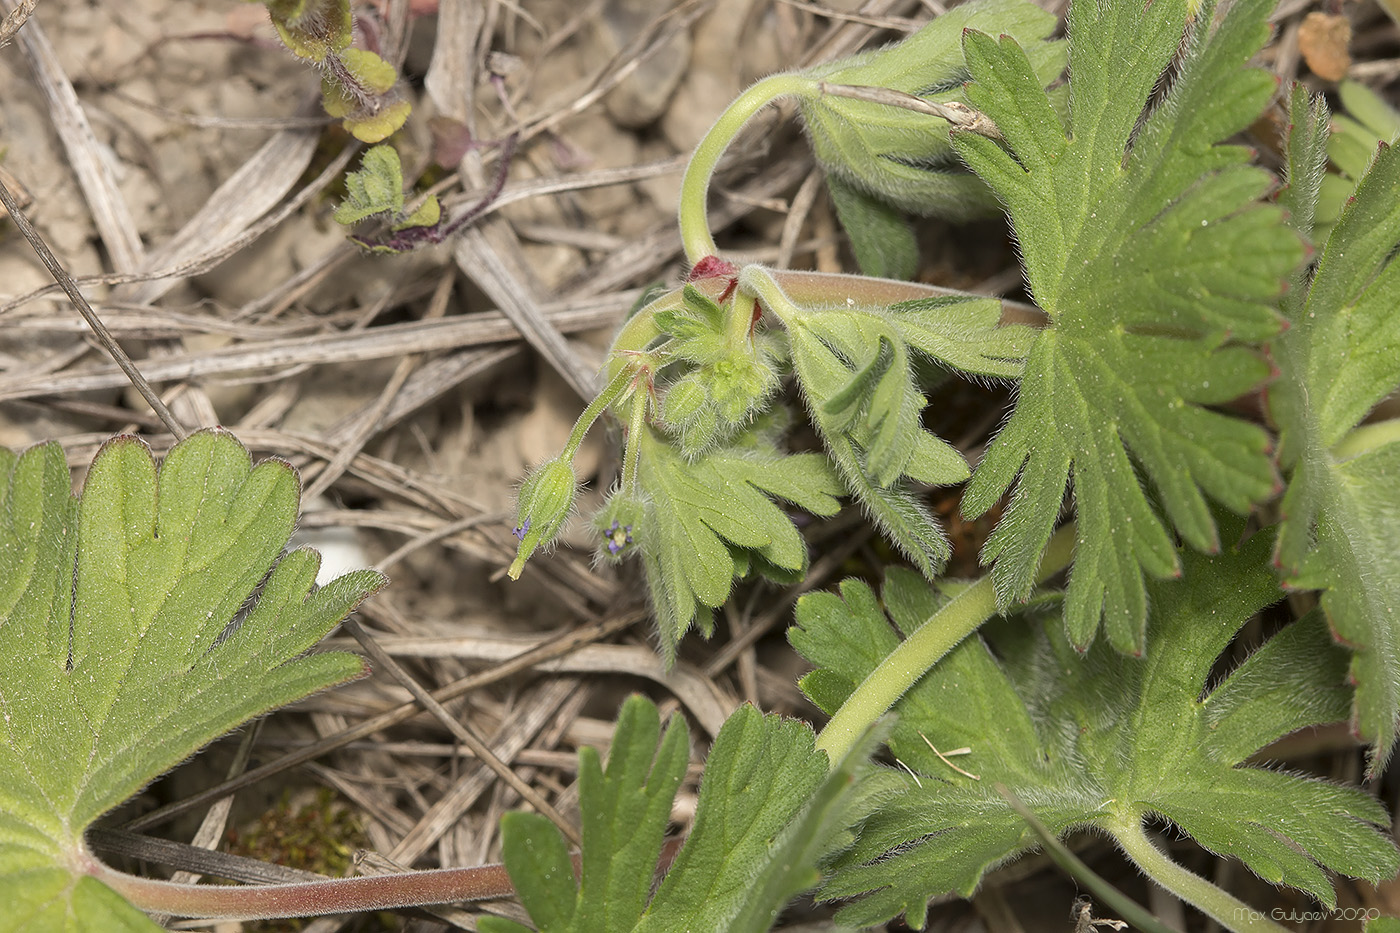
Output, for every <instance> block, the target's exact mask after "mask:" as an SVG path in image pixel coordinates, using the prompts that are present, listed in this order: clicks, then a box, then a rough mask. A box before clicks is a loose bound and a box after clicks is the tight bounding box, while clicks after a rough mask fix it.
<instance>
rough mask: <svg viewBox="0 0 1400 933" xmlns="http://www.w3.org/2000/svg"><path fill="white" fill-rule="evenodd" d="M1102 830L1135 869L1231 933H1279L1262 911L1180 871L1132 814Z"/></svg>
mask: <svg viewBox="0 0 1400 933" xmlns="http://www.w3.org/2000/svg"><path fill="white" fill-rule="evenodd" d="M1105 828H1106V829H1107V830H1108V831H1109V832H1110V833H1112V834H1113V837H1114V838H1115V839H1117V840H1118V844H1119V845H1120V846H1122V847H1123V851H1124V852H1126V853H1128V857H1129V858H1131V859H1132V860H1133V861H1134V862H1136V863H1137V865H1138V867H1139V868H1141V869H1142V870H1143V872H1144V873H1145V874H1146V875H1147V876H1148V877H1149V878H1151V879H1152V880H1153V881H1155V882H1157V883H1158V884H1159V885H1161V886H1162V887H1164V888H1166V889H1167V890H1168V891H1170V892H1171V893H1173V894H1175V895H1176V896H1177V897H1179V898H1181V899H1182V900H1183V901H1185V902H1186V903H1188V904H1192V905H1194V906H1195V907H1196V908H1197V909H1199V910H1200V911H1201V912H1202V913H1204V914H1206V915H1207V916H1208V917H1210V918H1212V919H1213V920H1215V922H1216V923H1219V924H1220V925H1221V926H1223V927H1225V928H1226V929H1227V930H1234V931H1235V933H1283V930H1284V929H1285V928H1284V927H1283V926H1281V925H1279V924H1277V923H1274V922H1273V921H1272V920H1270V919H1269V918H1268V917H1267V916H1265V915H1264V913H1263V911H1259V910H1255V909H1254V908H1252V907H1250V906H1249V905H1248V904H1246V903H1244V902H1243V901H1241V900H1239V899H1238V898H1236V897H1235V896H1234V895H1232V894H1230V893H1229V892H1227V891H1222V890H1221V889H1220V888H1217V887H1216V886H1215V885H1213V884H1211V883H1210V882H1209V881H1207V880H1206V879H1204V878H1202V877H1201V876H1200V875H1198V874H1196V873H1194V872H1191V871H1188V870H1186V869H1185V868H1182V867H1181V866H1180V865H1178V864H1177V863H1176V862H1173V861H1172V860H1171V859H1170V858H1169V857H1168V856H1167V854H1166V853H1165V852H1163V851H1162V850H1161V849H1159V848H1157V846H1156V845H1154V844H1153V842H1152V840H1151V839H1148V838H1147V833H1145V832H1144V831H1143V829H1142V819H1141V817H1139V816H1137V815H1136V814H1132V815H1129V816H1127V817H1126V818H1124V817H1119V818H1117V819H1114V820H1111V821H1110V822H1108V823H1107V824H1106V825H1105Z"/></svg>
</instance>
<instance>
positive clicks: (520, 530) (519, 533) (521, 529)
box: [511, 518, 530, 541]
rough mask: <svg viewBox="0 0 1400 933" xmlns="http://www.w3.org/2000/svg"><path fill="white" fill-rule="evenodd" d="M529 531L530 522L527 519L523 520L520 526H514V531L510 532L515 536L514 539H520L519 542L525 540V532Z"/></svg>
mask: <svg viewBox="0 0 1400 933" xmlns="http://www.w3.org/2000/svg"><path fill="white" fill-rule="evenodd" d="M529 530H530V520H529V519H528V518H527V519H525V521H524V522H522V523H521V524H519V525H516V526H515V530H514V531H512V532H511V534H513V535H515V536H516V538H518V539H520V540H521V541H524V540H525V532H527V531H529Z"/></svg>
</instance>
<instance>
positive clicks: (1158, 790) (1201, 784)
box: [790, 535, 1400, 926]
mask: <svg viewBox="0 0 1400 933" xmlns="http://www.w3.org/2000/svg"><path fill="white" fill-rule="evenodd" d="M1268 547H1269V542H1268V540H1267V536H1263V535H1259V536H1256V537H1255V538H1254V539H1253V540H1251V541H1249V542H1248V543H1246V544H1245V545H1244V546H1243V547H1242V548H1241V549H1240V550H1238V551H1234V550H1227V551H1226V552H1225V553H1223V554H1221V555H1220V556H1217V557H1204V556H1201V555H1198V554H1193V553H1191V552H1189V551H1188V552H1185V553H1184V554H1183V563H1184V564H1185V566H1186V569H1187V576H1188V578H1189V580H1190V584H1189V585H1188V584H1187V583H1186V582H1165V583H1158V582H1153V583H1151V584H1149V593H1150V595H1151V605H1152V607H1153V611H1152V625H1151V627H1150V629H1149V631H1148V641H1147V656H1146V658H1145V659H1138V658H1132V657H1128V656H1124V655H1122V654H1120V653H1118V652H1116V651H1114V650H1113V649H1112V648H1111V647H1109V646H1107V645H1104V644H1100V645H1097V646H1095V647H1093V648H1092V649H1091V650H1090V651H1089V653H1088V655H1087V657H1081V656H1080V655H1079V654H1078V652H1077V651H1076V650H1075V649H1074V647H1073V646H1072V645H1071V644H1070V642H1068V641H1067V640H1066V638H1065V636H1064V632H1063V628H1062V625H1061V623H1060V621H1059V620H1058V619H1055V618H1048V619H1046V620H1045V621H1044V622H1043V624H1038V625H1029V626H1028V625H1026V624H1025V621H1024V620H1020V619H1017V620H1012V621H1011V622H1010V623H1008V624H1007V625H1005V626H1003V627H1000V628H994V629H992V630H990V631H988V638H989V639H990V640H991V643H992V646H993V647H994V648H995V649H996V650H995V652H993V651H992V650H989V648H988V645H987V642H986V641H984V640H983V639H982V638H980V637H973V638H970V639H968V640H967V641H965V642H964V643H963V644H962V645H960V646H959V647H958V648H957V649H955V650H954V651H953V652H952V653H951V654H950V655H948V656H947V657H946V658H945V659H944V660H943V661H942V662H940V663H939V665H938V666H937V667H936V668H934V670H933V671H931V672H930V673H928V674H927V675H925V676H924V677H923V678H922V679H921V680H920V681H919V682H918V683H917V684H916V685H915V686H914V687H913V689H911V690H910V691H909V692H908V693H907V694H905V696H904V697H903V699H901V700H900V702H899V703H898V704H897V705H896V707H895V712H896V713H897V714H898V716H899V721H898V725H897V726H896V727H895V730H894V732H893V733H892V734H891V736H890V739H889V743H888V744H889V747H890V750H891V752H892V753H893V754H894V755H895V757H896V758H897V759H898V761H900V762H901V763H902V764H903V765H905V766H907V767H908V768H909V769H911V770H912V771H913V772H914V773H915V774H917V775H919V778H918V781H917V782H916V781H915V780H914V779H912V778H911V777H909V775H908V774H907V773H906V772H901V771H894V770H890V771H888V772H886V774H885V776H884V778H883V780H884V782H885V785H886V787H887V789H888V792H887V794H886V795H885V796H883V797H881V798H879V804H878V807H875V808H874V809H873V812H872V813H871V815H870V816H869V817H868V818H867V819H866V821H865V823H864V824H863V827H862V829H861V832H860V835H859V838H858V840H857V842H856V844H855V845H854V847H853V848H852V849H851V850H849V852H847V853H846V854H844V855H842V856H841V858H840V861H839V864H838V866H837V870H836V871H835V874H834V875H833V877H832V878H831V880H830V882H829V883H828V884H827V885H826V886H825V888H824V889H823V891H822V895H823V896H824V897H830V898H841V897H854V896H861V899H860V900H858V901H856V902H855V903H853V904H851V905H850V906H848V907H846V908H844V909H843V911H842V913H841V914H840V915H839V918H838V919H840V920H843V921H845V922H850V923H854V924H858V925H865V924H873V923H878V922H883V921H884V920H887V919H889V918H890V917H893V916H895V915H897V914H900V913H904V914H905V915H906V916H907V918H908V920H909V922H910V923H911V924H913V925H915V926H921V925H922V924H923V922H924V918H925V910H926V904H927V901H928V899H929V898H930V897H932V896H935V895H939V894H943V893H946V892H950V891H952V892H957V893H960V894H963V895H968V894H970V893H971V892H972V891H973V889H975V888H976V886H977V884H978V883H979V881H980V879H981V878H982V876H983V874H984V873H985V872H986V871H987V870H989V869H990V868H992V867H994V866H996V865H997V864H999V863H1001V862H1003V861H1005V860H1006V859H1008V858H1011V857H1013V856H1015V855H1017V854H1018V853H1021V852H1023V851H1025V850H1027V849H1029V848H1033V847H1034V846H1035V845H1036V839H1035V836H1034V834H1033V833H1032V832H1031V830H1030V829H1029V827H1028V826H1027V824H1026V823H1025V821H1024V820H1023V819H1022V818H1021V817H1020V816H1019V815H1018V814H1017V813H1016V812H1015V810H1014V809H1012V807H1011V806H1010V804H1009V803H1008V801H1007V800H1006V798H1005V797H1003V796H1002V795H1001V794H1000V793H998V792H997V791H996V789H995V787H994V785H997V784H1001V785H1004V786H1005V787H1006V788H1008V789H1009V790H1010V792H1011V793H1012V794H1014V795H1015V797H1016V798H1018V799H1019V800H1020V801H1022V802H1023V803H1024V804H1025V805H1026V806H1027V807H1028V808H1029V809H1030V810H1031V811H1032V812H1033V813H1034V814H1035V816H1036V817H1037V818H1038V819H1039V820H1040V821H1041V822H1042V823H1044V824H1045V825H1046V826H1047V827H1049V828H1050V830H1051V831H1052V832H1055V833H1057V834H1059V833H1064V832H1067V831H1069V830H1072V829H1075V828H1077V827H1096V828H1098V829H1100V830H1103V831H1106V832H1108V833H1110V834H1115V835H1116V834H1124V835H1127V834H1129V833H1133V832H1138V831H1139V827H1140V825H1141V824H1142V823H1143V821H1145V820H1149V819H1152V818H1154V817H1158V818H1161V817H1164V818H1166V819H1168V820H1170V821H1172V822H1173V823H1175V824H1176V825H1177V826H1178V827H1180V828H1181V829H1182V830H1183V831H1185V832H1187V833H1189V834H1191V835H1192V836H1194V837H1195V838H1196V839H1197V841H1199V842H1200V843H1201V844H1202V845H1204V846H1206V847H1207V848H1209V849H1211V850H1213V851H1215V852H1217V853H1220V854H1222V855H1231V856H1234V857H1236V858H1239V859H1240V860H1242V861H1243V862H1244V863H1245V864H1246V865H1247V866H1248V867H1249V868H1250V869H1251V870H1252V871H1254V872H1256V873H1257V874H1259V875H1260V876H1261V877H1263V878H1265V879H1266V880H1269V881H1271V882H1274V883H1282V884H1288V885H1291V886H1293V887H1297V888H1300V889H1302V890H1304V891H1306V892H1308V893H1309V894H1311V895H1312V896H1313V897H1316V898H1317V899H1318V900H1320V901H1322V902H1323V903H1325V904H1328V905H1331V904H1333V903H1334V902H1335V899H1334V895H1333V891H1332V885H1331V883H1330V882H1329V881H1328V879H1327V877H1326V875H1325V873H1324V870H1325V869H1326V870H1332V871H1338V872H1341V873H1344V874H1348V875H1353V876H1357V877H1364V878H1369V879H1373V880H1374V879H1380V878H1388V877H1390V876H1391V875H1393V874H1394V872H1395V871H1396V869H1397V867H1400V853H1397V851H1396V849H1395V846H1394V844H1393V843H1392V842H1391V841H1390V840H1389V837H1388V836H1387V835H1385V834H1382V833H1381V832H1379V831H1378V830H1377V826H1385V825H1388V819H1387V817H1386V814H1385V811H1384V809H1383V808H1382V807H1381V806H1380V805H1379V804H1378V803H1376V801H1374V800H1373V799H1372V798H1370V797H1368V796H1367V795H1365V794H1363V793H1361V792H1360V791H1359V790H1355V789H1351V788H1346V787H1340V786H1337V785H1334V784H1330V783H1326V782H1323V781H1320V780H1315V779H1309V778H1304V777H1301V776H1298V775H1295V774H1285V773H1282V772H1278V771H1273V770H1267V769H1265V768H1262V767H1257V766H1254V765H1246V764H1245V761H1246V760H1247V759H1248V758H1249V757H1250V756H1251V755H1253V754H1254V753H1255V752H1256V751H1257V750H1258V749H1259V748H1260V747H1262V746H1263V745H1266V744H1267V743H1269V742H1271V741H1272V740H1274V739H1276V738H1278V737H1280V736H1282V735H1285V734H1287V733H1289V732H1291V731H1293V730H1295V729H1299V728H1303V727H1305V726H1310V725H1315V724H1319V723H1324V722H1330V721H1333V720H1335V719H1337V718H1339V717H1341V716H1344V715H1345V714H1346V710H1347V706H1348V704H1349V696H1348V693H1349V691H1348V690H1347V689H1346V688H1345V687H1344V686H1343V684H1342V682H1341V676H1342V674H1343V671H1344V670H1345V665H1346V652H1345V651H1343V650H1342V649H1340V648H1338V647H1337V646H1336V645H1334V644H1333V643H1332V640H1331V638H1330V637H1329V636H1328V633H1327V630H1326V627H1325V625H1323V624H1322V620H1321V619H1320V618H1319V617H1318V616H1317V615H1312V616H1309V617H1307V618H1305V619H1303V620H1301V621H1299V622H1295V623H1293V624H1292V625H1290V626H1288V627H1287V628H1285V629H1283V630H1282V631H1281V632H1280V633H1279V634H1277V635H1276V636H1274V637H1273V638H1272V639H1271V640H1269V641H1268V642H1267V643H1265V644H1264V646H1263V647H1261V648H1260V649H1258V650H1257V651H1256V652H1254V654H1253V655H1251V656H1250V657H1249V658H1248V659H1247V660H1246V661H1245V662H1244V663H1242V664H1240V665H1239V666H1238V667H1236V668H1235V669H1234V670H1233V671H1231V672H1230V673H1229V674H1228V675H1227V676H1226V677H1225V678H1224V679H1223V680H1221V681H1219V682H1215V681H1213V680H1212V677H1211V673H1212V670H1213V669H1214V668H1215V666H1216V665H1217V663H1218V658H1219V656H1220V653H1221V652H1222V651H1223V650H1224V649H1225V648H1226V646H1227V645H1229V643H1230V642H1231V640H1232V639H1233V638H1234V636H1235V634H1236V632H1237V631H1238V630H1239V628H1240V627H1241V626H1242V625H1243V624H1244V623H1245V622H1246V621H1247V620H1248V619H1249V617H1250V616H1251V615H1253V614H1254V613H1255V612H1256V611H1258V610H1259V609H1260V608H1261V607H1263V606H1265V605H1267V604H1268V603H1270V602H1272V601H1273V600H1275V599H1276V598H1277V597H1278V595H1279V593H1278V589H1277V584H1276V582H1275V581H1274V579H1273V575H1272V574H1271V573H1270V572H1269V570H1268V566H1267V554H1268ZM883 603H884V610H885V611H887V612H888V613H889V616H890V619H887V618H886V615H885V611H882V609H881V605H880V603H879V602H877V601H876V599H875V596H874V594H873V593H872V592H871V591H870V589H869V588H868V587H866V586H865V584H863V583H859V582H856V581H847V582H846V583H845V584H843V585H842V588H841V594H840V596H837V595H834V594H826V593H822V594H809V595H807V596H804V597H802V599H801V601H800V602H799V603H798V609H797V627H796V628H794V629H793V630H792V631H791V633H790V638H791V640H792V642H793V644H794V646H795V647H797V648H798V649H799V650H800V651H801V652H802V653H803V654H804V655H806V656H807V657H808V659H809V660H811V661H812V662H813V663H814V664H815V665H817V670H816V671H814V672H813V673H811V674H809V675H808V676H807V677H806V678H805V679H804V680H803V682H802V686H803V689H804V690H805V691H806V692H807V693H808V695H809V696H810V697H811V698H812V699H813V701H814V702H816V703H817V704H818V705H819V706H821V707H822V708H823V709H826V710H828V711H830V710H834V709H835V708H836V707H837V706H839V704H840V703H841V702H842V701H844V699H845V698H846V696H847V695H848V694H849V693H850V692H851V691H852V690H853V689H854V688H855V686H856V685H857V684H859V683H860V682H861V681H862V680H863V679H864V678H865V677H866V676H867V675H868V674H869V672H870V671H871V670H872V669H873V668H874V666H875V665H876V664H877V663H878V662H879V661H880V660H881V659H882V658H883V657H884V655H885V654H887V653H888V652H889V650H890V649H891V648H892V647H893V646H894V644H895V641H896V637H897V636H896V634H895V631H894V630H893V629H892V628H891V626H890V620H892V621H893V623H894V625H895V627H897V628H898V630H899V631H900V632H902V633H904V634H905V635H907V634H909V633H910V632H913V631H914V630H916V629H917V628H918V627H919V626H921V625H922V624H924V622H925V621H926V620H927V619H928V618H929V617H930V616H932V615H933V613H934V612H935V611H936V610H937V609H938V608H939V606H940V605H941V604H942V599H941V598H940V597H939V596H938V595H937V594H936V593H934V592H931V591H930V589H929V587H928V584H927V583H925V582H924V581H922V580H919V579H918V578H917V577H915V576H914V575H913V574H911V573H909V572H907V571H899V570H897V569H892V570H891V571H890V573H889V574H888V576H887V579H886V584H885V589H884V593H883ZM966 749H970V752H967V753H965V754H961V755H958V754H956V752H957V751H958V750H966ZM940 753H941V755H940ZM920 785H921V786H920Z"/></svg>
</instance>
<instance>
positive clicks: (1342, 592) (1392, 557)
mask: <svg viewBox="0 0 1400 933" xmlns="http://www.w3.org/2000/svg"><path fill="white" fill-rule="evenodd" d="M1291 119H1292V123H1293V130H1292V134H1291V137H1290V140H1289V146H1288V154H1289V190H1288V192H1287V194H1288V196H1289V204H1290V207H1291V208H1292V213H1293V215H1294V216H1295V217H1297V218H1299V221H1298V222H1299V223H1307V222H1308V221H1309V220H1310V219H1311V217H1312V211H1311V206H1312V204H1313V203H1314V201H1315V199H1316V197H1317V192H1318V185H1317V181H1316V179H1318V178H1319V177H1320V175H1321V169H1322V166H1323V165H1324V164H1325V162H1326V158H1327V155H1326V153H1325V151H1324V150H1323V146H1322V143H1323V140H1324V139H1325V136H1324V134H1325V128H1326V126H1327V122H1328V121H1327V112H1326V108H1325V106H1324V105H1323V104H1322V103H1321V102H1320V101H1319V102H1317V103H1316V104H1313V103H1311V102H1309V100H1308V97H1307V94H1306V92H1305V91H1303V90H1301V89H1298V90H1295V92H1294V94H1293V99H1292V113H1291ZM1397 187H1400V150H1397V149H1395V148H1393V147H1391V146H1387V145H1384V144H1382V145H1381V146H1380V150H1379V152H1378V154H1377V155H1376V158H1375V160H1374V161H1373V162H1372V163H1371V165H1370V168H1369V170H1367V171H1366V174H1365V176H1364V177H1363V178H1361V181H1360V183H1359V184H1358V185H1357V188H1356V193H1355V196H1354V197H1353V198H1352V200H1351V201H1350V203H1348V205H1347V207H1346V210H1345V211H1343V213H1342V216H1341V218H1340V219H1339V220H1338V221H1337V223H1336V225H1335V226H1334V227H1333V228H1332V230H1331V233H1330V235H1329V236H1328V238H1327V242H1326V244H1325V245H1324V247H1323V249H1322V256H1321V259H1320V260H1319V262H1318V264H1317V269H1316V271H1315V272H1314V273H1313V275H1312V278H1311V281H1310V282H1308V281H1307V280H1306V278H1305V277H1303V276H1300V277H1299V279H1300V280H1299V281H1298V282H1297V284H1296V287H1295V289H1294V290H1293V292H1292V293H1291V294H1290V297H1291V298H1293V300H1291V301H1289V302H1287V303H1286V304H1285V309H1286V310H1287V312H1288V314H1289V318H1290V321H1291V323H1292V325H1293V326H1292V327H1291V328H1290V329H1289V331H1288V332H1287V333H1286V334H1284V335H1283V336H1282V337H1280V338H1279V340H1278V341H1277V344H1276V358H1277V360H1278V365H1279V368H1280V370H1281V376H1280V378H1279V380H1278V381H1277V382H1276V384H1275V385H1273V386H1271V387H1270V390H1269V395H1268V400H1269V410H1270V413H1271V415H1272V416H1273V418H1274V420H1275V422H1276V423H1277V424H1278V426H1279V429H1280V432H1281V444H1280V462H1281V465H1282V466H1283V467H1284V468H1285V469H1287V470H1289V471H1290V476H1289V485H1288V491H1287V493H1286V494H1285V495H1284V498H1283V503H1282V506H1281V512H1282V514H1283V517H1284V519H1283V523H1282V525H1281V526H1280V528H1279V535H1278V544H1277V549H1276V552H1275V560H1276V561H1277V563H1278V565H1279V567H1280V569H1281V570H1282V572H1283V574H1284V578H1285V581H1286V582H1287V584H1288V585H1289V586H1292V587H1296V588H1299V589H1319V590H1322V591H1323V595H1322V608H1323V610H1324V611H1325V612H1326V613H1327V618H1328V621H1329V622H1330V623H1331V625H1332V628H1333V630H1334V632H1335V634H1336V637H1337V638H1338V639H1339V640H1341V641H1343V642H1344V643H1346V644H1347V645H1349V646H1351V647H1352V648H1353V649H1354V650H1355V652H1356V653H1355V656H1354V658H1353V661H1352V666H1351V672H1350V676H1351V678H1352V679H1353V680H1354V681H1355V682H1356V684H1357V690H1356V708H1355V710H1354V712H1353V725H1354V726H1355V728H1356V729H1357V731H1358V732H1359V733H1360V734H1361V735H1363V736H1365V737H1366V738H1367V739H1369V740H1371V741H1372V742H1374V743H1375V752H1374V754H1373V757H1372V768H1373V769H1379V768H1380V767H1381V766H1383V765H1384V763H1385V762H1386V760H1387V759H1388V758H1389V757H1390V754H1391V752H1392V750H1393V749H1394V745H1395V734H1396V725H1397V721H1398V720H1400V673H1397V672H1400V557H1397V553H1396V547H1395V542H1396V541H1400V507H1398V506H1397V503H1400V440H1397V439H1396V432H1395V431H1394V430H1388V429H1387V425H1386V424H1382V425H1378V426H1372V427H1367V428H1362V429H1360V430H1358V431H1355V432H1353V429H1354V428H1355V427H1356V425H1357V424H1358V423H1359V422H1360V421H1361V420H1362V419H1363V418H1365V417H1366V415H1367V414H1368V413H1369V412H1370V410H1371V409H1372V408H1373V407H1374V406H1375V405H1376V403H1377V402H1379V401H1380V400H1381V399H1383V398H1385V397H1386V396H1387V395H1389V394H1390V393H1391V392H1393V391H1394V390H1395V388H1396V386H1397V385H1400V316H1397V315H1396V314H1395V307H1396V305H1397V303H1400V263H1397V262H1395V261H1394V254H1395V248H1396V245H1397V244H1400V203H1397V201H1396V198H1395V191H1396V189H1397ZM1303 232H1304V233H1307V232H1309V231H1308V230H1307V229H1306V228H1304V229H1303ZM1388 424H1389V425H1390V427H1391V428H1393V426H1394V422H1390V423H1388ZM1349 432H1353V433H1352V434H1351V436H1350V437H1349V436H1348V435H1349ZM1368 438H1369V439H1368Z"/></svg>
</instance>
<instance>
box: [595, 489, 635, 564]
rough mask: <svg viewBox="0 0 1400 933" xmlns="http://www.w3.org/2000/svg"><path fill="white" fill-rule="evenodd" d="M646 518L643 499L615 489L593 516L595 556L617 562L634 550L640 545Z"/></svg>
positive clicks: (613, 562) (609, 561) (632, 493)
mask: <svg viewBox="0 0 1400 933" xmlns="http://www.w3.org/2000/svg"><path fill="white" fill-rule="evenodd" d="M645 519H646V503H645V502H643V501H642V499H641V497H640V496H638V495H637V494H636V493H634V492H625V491H623V490H621V489H614V490H613V492H612V494H611V495H609V496H608V501H607V502H606V503H604V505H603V507H602V508H601V509H599V510H598V514H597V515H594V516H593V527H594V529H596V530H597V532H598V545H597V554H598V558H599V559H600V560H603V561H606V562H607V563H610V564H617V563H621V562H622V561H623V560H624V559H625V558H626V557H628V556H629V555H631V554H632V553H633V552H635V551H636V550H637V548H638V547H640V546H641V541H642V537H643V531H644V527H645Z"/></svg>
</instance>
